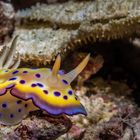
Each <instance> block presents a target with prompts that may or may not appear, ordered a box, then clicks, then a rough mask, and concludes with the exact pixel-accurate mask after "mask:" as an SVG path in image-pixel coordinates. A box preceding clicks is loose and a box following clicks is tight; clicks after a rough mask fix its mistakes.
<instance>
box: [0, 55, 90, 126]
mask: <svg viewBox="0 0 140 140" xmlns="http://www.w3.org/2000/svg"><path fill="white" fill-rule="evenodd" d="M88 60H89V55H88V56H86V57H85V58H84V60H83V61H82V62H81V63H80V64H79V65H78V66H77V67H76V68H75V69H73V70H72V71H70V72H69V73H67V74H62V73H59V69H60V64H61V57H60V55H58V56H57V58H56V61H55V63H54V66H53V68H52V70H51V69H49V68H39V69H31V68H16V67H15V68H14V69H9V68H2V69H1V70H0V123H2V124H4V125H13V124H17V123H19V122H20V121H21V120H22V119H23V118H24V117H26V116H27V115H28V113H29V112H30V111H34V110H38V109H41V110H44V111H46V112H47V113H49V114H50V115H55V116H56V115H61V114H66V115H69V116H71V115H75V114H83V115H87V113H86V110H85V108H84V107H83V105H82V104H81V103H80V100H79V99H78V97H77V96H76V95H75V93H74V91H73V90H72V87H71V85H70V84H71V82H72V81H73V80H74V79H75V77H76V76H77V75H78V74H79V73H80V72H81V71H82V70H83V69H84V68H85V66H86V65H87V63H88ZM2 65H5V66H6V67H7V66H9V65H10V63H9V62H7V64H4V63H3V64H2ZM16 65H17V64H16Z"/></svg>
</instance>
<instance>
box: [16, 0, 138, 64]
mask: <svg viewBox="0 0 140 140" xmlns="http://www.w3.org/2000/svg"><path fill="white" fill-rule="evenodd" d="M139 6H140V2H139V1H132V0H123V1H122V0H120V1H113V0H111V1H102V0H98V1H68V2H65V3H62V4H60V3H57V4H51V5H47V4H37V5H33V6H32V7H31V8H27V9H24V10H19V11H18V12H17V13H16V19H17V20H19V19H20V21H21V22H20V24H19V25H18V26H17V28H16V31H15V34H20V36H21V37H20V38H19V41H18V42H19V43H18V50H19V52H20V54H21V57H22V60H23V61H24V62H29V60H30V61H33V62H34V63H35V64H43V63H44V64H47V63H48V62H51V61H52V60H54V58H55V56H56V55H57V54H58V53H62V54H63V55H66V54H67V53H68V52H69V50H71V51H72V50H74V49H75V48H76V47H77V46H84V45H86V44H88V43H95V42H97V41H104V40H106V41H107V40H108V41H109V40H114V39H122V38H129V37H133V36H137V35H139V29H140V28H139V19H140V11H139ZM25 43H26V45H25ZM23 47H24V48H25V49H24V50H23V49H22V48H23ZM29 48H30V49H29ZM37 50H40V51H37ZM66 51H67V53H66ZM36 60H37V61H36ZM44 60H45V61H44Z"/></svg>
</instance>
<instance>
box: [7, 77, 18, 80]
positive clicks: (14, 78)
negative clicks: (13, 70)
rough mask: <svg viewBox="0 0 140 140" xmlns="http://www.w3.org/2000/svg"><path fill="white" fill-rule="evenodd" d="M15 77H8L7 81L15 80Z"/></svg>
mask: <svg viewBox="0 0 140 140" xmlns="http://www.w3.org/2000/svg"><path fill="white" fill-rule="evenodd" d="M16 79H17V78H16V77H13V78H10V79H9V81H11V80H16Z"/></svg>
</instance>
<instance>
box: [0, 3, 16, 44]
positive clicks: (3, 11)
mask: <svg viewBox="0 0 140 140" xmlns="http://www.w3.org/2000/svg"><path fill="white" fill-rule="evenodd" d="M13 30H14V10H13V8H12V6H11V5H10V4H7V3H4V2H1V1H0V44H2V43H5V42H6V41H9V38H10V37H11V34H12V33H13Z"/></svg>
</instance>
